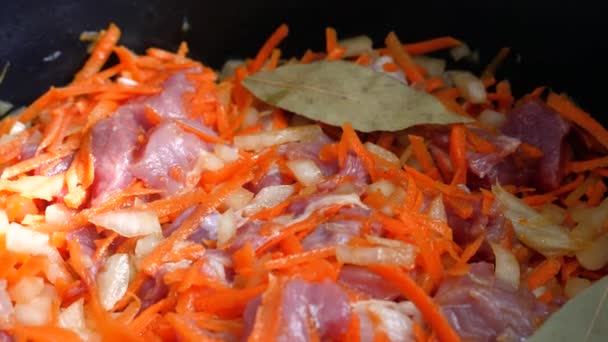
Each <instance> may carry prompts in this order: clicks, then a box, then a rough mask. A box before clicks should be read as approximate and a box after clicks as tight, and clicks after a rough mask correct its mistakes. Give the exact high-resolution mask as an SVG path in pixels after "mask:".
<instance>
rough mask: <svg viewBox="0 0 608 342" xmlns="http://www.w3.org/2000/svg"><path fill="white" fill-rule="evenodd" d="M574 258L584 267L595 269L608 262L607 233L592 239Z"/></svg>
mask: <svg viewBox="0 0 608 342" xmlns="http://www.w3.org/2000/svg"><path fill="white" fill-rule="evenodd" d="M576 259H577V260H578V262H579V263H580V264H581V266H583V267H584V268H586V269H588V270H591V271H597V270H599V269H601V268H602V267H604V266H605V265H606V264H608V234H604V235H603V236H601V237H599V238H597V239H594V240H593V241H592V242H591V244H590V245H589V246H587V247H586V248H585V249H583V250H581V251H578V252H577V253H576Z"/></svg>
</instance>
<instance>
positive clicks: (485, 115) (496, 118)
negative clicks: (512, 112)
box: [477, 109, 507, 128]
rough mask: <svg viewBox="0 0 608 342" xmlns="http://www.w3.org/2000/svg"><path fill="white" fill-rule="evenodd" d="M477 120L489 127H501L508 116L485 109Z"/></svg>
mask: <svg viewBox="0 0 608 342" xmlns="http://www.w3.org/2000/svg"><path fill="white" fill-rule="evenodd" d="M477 120H479V122H481V123H482V124H484V125H486V126H488V127H492V128H500V127H501V126H502V125H503V124H504V123H505V121H506V120H507V117H506V116H505V115H504V114H503V113H500V112H497V111H494V110H491V109H484V110H483V111H482V112H481V113H480V114H479V116H478V117H477Z"/></svg>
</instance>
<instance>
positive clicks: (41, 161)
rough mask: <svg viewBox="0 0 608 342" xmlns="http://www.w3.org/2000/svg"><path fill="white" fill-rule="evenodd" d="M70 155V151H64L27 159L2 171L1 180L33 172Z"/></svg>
mask: <svg viewBox="0 0 608 342" xmlns="http://www.w3.org/2000/svg"><path fill="white" fill-rule="evenodd" d="M71 153H72V151H70V150H68V149H64V150H61V151H59V152H46V153H43V154H39V155H37V156H35V157H32V158H29V159H25V160H23V161H20V162H18V163H15V164H12V165H11V166H8V167H7V168H5V169H4V171H2V178H4V179H10V178H13V177H15V176H18V175H20V174H23V173H26V172H29V171H32V170H35V169H36V168H39V167H42V166H44V165H47V164H51V163H53V162H55V161H58V160H60V159H62V158H64V157H67V156H68V155H70V154H71Z"/></svg>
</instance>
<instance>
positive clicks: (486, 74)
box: [481, 47, 511, 81]
mask: <svg viewBox="0 0 608 342" xmlns="http://www.w3.org/2000/svg"><path fill="white" fill-rule="evenodd" d="M510 52H511V49H510V48H508V47H503V48H501V49H500V50H499V51H498V53H497V54H496V56H494V58H493V59H492V60H491V61H490V63H489V64H488V65H487V66H486V68H485V69H484V71H483V73H482V74H481V79H482V80H486V81H487V80H490V79H494V76H495V75H496V70H497V69H498V67H499V66H500V64H502V62H504V60H505V59H506V58H507V57H508V56H509V53H510Z"/></svg>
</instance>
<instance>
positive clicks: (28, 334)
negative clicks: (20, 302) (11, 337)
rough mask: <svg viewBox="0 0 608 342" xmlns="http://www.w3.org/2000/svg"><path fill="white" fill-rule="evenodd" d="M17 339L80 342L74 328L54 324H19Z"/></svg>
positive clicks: (15, 330)
mask: <svg viewBox="0 0 608 342" xmlns="http://www.w3.org/2000/svg"><path fill="white" fill-rule="evenodd" d="M13 330H14V334H15V337H16V338H17V341H36V342H60V341H61V342H80V341H82V340H81V339H80V337H79V336H78V335H77V334H76V333H75V332H73V331H72V330H68V329H64V328H60V327H57V326H52V325H41V326H33V325H28V326H22V325H21V324H17V325H16V326H15V327H14V328H13Z"/></svg>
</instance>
